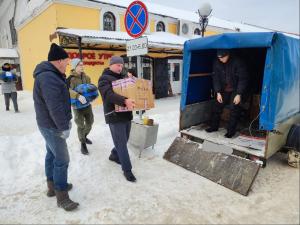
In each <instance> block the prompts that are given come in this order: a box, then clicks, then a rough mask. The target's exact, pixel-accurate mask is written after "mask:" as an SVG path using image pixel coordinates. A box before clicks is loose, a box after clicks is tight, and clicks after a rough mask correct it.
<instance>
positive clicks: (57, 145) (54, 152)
mask: <svg viewBox="0 0 300 225" xmlns="http://www.w3.org/2000/svg"><path fill="white" fill-rule="evenodd" d="M39 129H40V132H41V134H42V135H43V137H44V139H45V141H46V150H47V154H46V159H45V172H46V177H47V180H50V181H53V182H54V188H55V190H58V191H66V190H67V186H68V184H67V180H68V166H69V162H70V158H69V152H68V146H67V142H66V139H64V138H62V137H61V135H62V132H60V131H58V130H56V129H48V128H44V127H39Z"/></svg>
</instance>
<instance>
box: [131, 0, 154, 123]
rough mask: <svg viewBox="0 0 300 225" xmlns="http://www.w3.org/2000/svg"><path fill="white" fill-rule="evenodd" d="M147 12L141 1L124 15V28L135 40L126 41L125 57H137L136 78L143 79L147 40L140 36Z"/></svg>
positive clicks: (145, 26)
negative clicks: (143, 56)
mask: <svg viewBox="0 0 300 225" xmlns="http://www.w3.org/2000/svg"><path fill="white" fill-rule="evenodd" d="M148 18H149V16H148V10H147V7H146V6H145V4H144V3H143V2H141V1H134V2H132V3H131V4H130V5H129V6H128V8H127V10H126V13H125V28H126V31H127V33H128V34H129V35H130V36H131V37H133V38H135V39H133V40H131V41H127V43H126V49H127V56H137V68H136V69H137V75H138V78H143V76H142V71H143V68H142V62H141V55H145V54H147V53H148V39H147V37H142V38H139V37H141V36H142V34H143V33H144V32H145V31H146V29H147V27H148ZM139 117H140V120H142V111H141V110H139Z"/></svg>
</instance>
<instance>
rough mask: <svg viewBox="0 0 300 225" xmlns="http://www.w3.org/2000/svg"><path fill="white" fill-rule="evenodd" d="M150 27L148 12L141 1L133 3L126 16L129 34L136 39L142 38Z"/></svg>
mask: <svg viewBox="0 0 300 225" xmlns="http://www.w3.org/2000/svg"><path fill="white" fill-rule="evenodd" d="M147 26H148V11H147V7H146V6H145V4H144V3H143V2H141V1H134V2H132V3H131V4H130V5H129V6H128V8H127V10H126V14H125V28H126V31H127V33H128V34H129V35H130V36H131V37H134V38H138V37H140V36H141V35H142V34H143V33H144V32H145V31H146V29H147Z"/></svg>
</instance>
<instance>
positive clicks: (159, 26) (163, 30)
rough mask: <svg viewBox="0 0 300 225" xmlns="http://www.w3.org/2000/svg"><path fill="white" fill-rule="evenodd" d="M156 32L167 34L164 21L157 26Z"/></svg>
mask: <svg viewBox="0 0 300 225" xmlns="http://www.w3.org/2000/svg"><path fill="white" fill-rule="evenodd" d="M156 31H158V32H160V31H162V32H165V31H166V28H165V24H164V23H163V22H162V21H160V22H158V23H157V24H156Z"/></svg>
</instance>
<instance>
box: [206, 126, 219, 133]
mask: <svg viewBox="0 0 300 225" xmlns="http://www.w3.org/2000/svg"><path fill="white" fill-rule="evenodd" d="M218 130H219V128H216V127H209V128H207V129H205V131H206V132H207V133H211V132H215V131H218Z"/></svg>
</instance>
